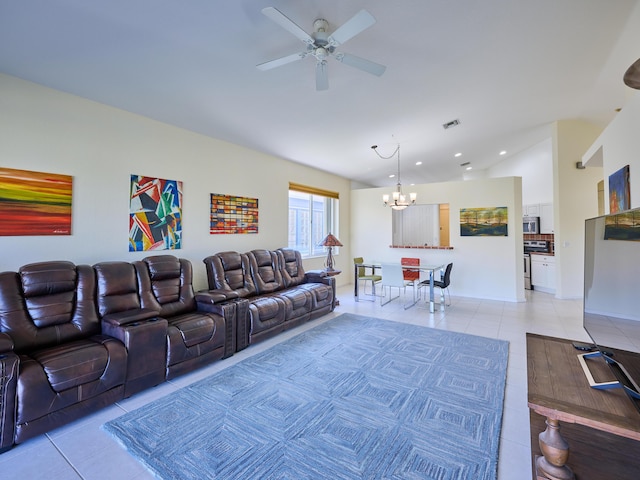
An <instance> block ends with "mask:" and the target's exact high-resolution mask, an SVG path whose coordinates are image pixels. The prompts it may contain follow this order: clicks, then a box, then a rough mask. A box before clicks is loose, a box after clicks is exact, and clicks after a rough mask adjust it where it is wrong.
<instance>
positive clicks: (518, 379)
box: [0, 285, 588, 480]
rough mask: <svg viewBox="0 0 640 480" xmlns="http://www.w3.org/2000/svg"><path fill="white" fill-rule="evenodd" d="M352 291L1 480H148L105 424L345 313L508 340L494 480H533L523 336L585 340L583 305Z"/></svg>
mask: <svg viewBox="0 0 640 480" xmlns="http://www.w3.org/2000/svg"><path fill="white" fill-rule="evenodd" d="M352 290H353V286H352V285H351V286H345V287H342V288H340V289H339V291H338V297H339V299H340V306H339V307H338V308H336V311H335V312H334V313H333V314H332V315H327V316H325V317H323V318H321V319H318V320H314V321H312V322H310V323H308V324H306V325H303V326H301V327H299V328H297V329H294V330H293V331H291V332H287V333H285V334H282V335H279V336H278V337H276V338H274V339H270V340H267V341H265V342H262V343H259V344H256V345H253V346H251V347H249V348H247V349H246V350H244V351H242V352H240V353H238V354H236V355H234V356H233V357H231V358H228V359H226V360H223V361H219V362H215V363H214V364H212V365H210V366H209V367H206V368H203V369H200V370H198V371H197V372H193V373H191V374H187V375H184V376H182V377H179V378H177V379H175V380H173V381H171V382H166V383H164V384H162V385H159V386H158V387H155V388H152V389H150V390H147V391H145V392H141V393H139V394H137V395H135V396H133V397H131V398H128V399H126V400H123V401H121V402H118V403H117V404H116V405H113V406H110V407H107V408H105V409H103V410H101V411H99V412H97V413H95V414H93V415H90V416H88V417H86V418H84V419H82V420H79V421H76V422H74V423H72V424H70V425H67V426H65V427H61V428H59V429H57V430H54V431H52V432H49V433H48V434H46V435H42V436H40V437H37V438H34V439H32V440H29V441H27V442H25V443H23V444H21V445H18V446H17V447H14V448H13V449H12V450H9V451H8V452H5V453H4V454H2V455H0V479H13V478H15V479H25V480H26V479H45V478H46V479H51V478H55V479H57V480H75V479H87V480H99V479H118V480H128V479H136V480H141V479H151V478H153V476H152V475H151V474H150V473H149V472H148V471H147V470H146V469H145V468H144V467H142V466H141V465H140V464H139V463H138V462H137V461H136V460H134V459H133V458H132V457H130V456H129V455H128V454H127V453H126V452H125V451H124V450H123V449H122V448H121V447H120V446H119V445H118V444H116V442H115V441H114V440H112V439H111V437H109V435H107V434H106V433H105V432H103V431H102V430H101V428H100V427H101V425H102V424H104V423H105V422H107V421H108V420H110V419H113V418H115V417H118V416H119V415H121V414H122V413H123V412H126V411H130V410H133V409H136V408H139V407H141V406H143V405H145V404H146V403H148V402H150V401H151V400H154V399H156V398H158V397H161V396H163V395H166V394H167V393H170V392H172V391H175V390H177V389H179V388H181V387H183V386H185V385H187V384H189V383H191V382H194V381H196V380H199V379H200V378H203V377H205V376H208V375H210V374H212V373H215V372H217V371H219V370H221V369H223V368H226V367H227V366H229V365H232V364H234V363H236V362H238V361H240V360H242V359H244V358H247V357H248V356H251V355H253V354H255V353H257V352H259V351H262V350H264V349H266V348H269V347H270V346H271V345H273V344H274V343H277V342H281V341H283V340H285V339H287V338H289V337H290V336H292V335H295V334H297V333H299V332H301V331H304V330H306V329H308V328H312V327H314V326H315V325H317V324H319V323H320V322H324V321H326V320H329V319H330V318H333V317H334V316H336V315H339V314H341V313H346V312H351V313H356V314H361V315H369V316H375V317H378V318H384V319H388V320H394V321H400V322H407V323H412V324H416V325H425V326H429V327H434V328H440V329H446V330H452V331H457V332H464V333H470V334H474V335H481V336H485V337H492V338H500V339H504V340H508V341H509V342H510V347H509V366H508V372H507V390H506V397H505V409H504V417H503V425H502V436H501V440H500V459H499V472H498V478H499V480H514V479H529V478H531V460H530V458H531V451H530V440H529V437H530V435H529V411H528V409H527V371H526V370H527V367H526V347H525V333H526V332H533V333H539V334H544V335H551V336H556V337H564V338H570V339H573V340H580V341H588V337H587V335H586V333H585V331H584V330H583V328H582V301H581V300H558V299H556V298H554V296H553V295H549V294H545V293H540V292H536V291H527V292H526V298H527V301H526V302H522V303H511V302H500V301H488V300H480V299H472V298H462V297H455V296H454V297H453V298H452V302H451V303H452V304H451V306H450V307H447V308H446V309H445V310H444V311H443V310H440V309H437V310H436V313H433V314H430V313H429V310H428V308H425V307H426V305H421V304H419V305H417V306H415V307H413V308H411V309H409V310H404V308H403V307H402V303H401V302H400V301H398V300H395V301H393V302H391V303H389V304H388V305H385V306H384V307H381V306H380V304H379V302H367V301H361V302H354V301H353V297H352V295H353V294H352Z"/></svg>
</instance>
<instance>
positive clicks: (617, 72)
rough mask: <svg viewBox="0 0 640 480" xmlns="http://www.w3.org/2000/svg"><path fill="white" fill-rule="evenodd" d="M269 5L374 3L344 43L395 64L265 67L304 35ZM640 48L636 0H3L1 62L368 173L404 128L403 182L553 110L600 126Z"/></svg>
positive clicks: (385, 165) (453, 171)
mask: <svg viewBox="0 0 640 480" xmlns="http://www.w3.org/2000/svg"><path fill="white" fill-rule="evenodd" d="M266 7H274V8H276V9H277V10H278V11H280V12H282V13H283V14H284V15H286V16H287V17H288V18H289V19H290V20H291V21H292V22H294V23H295V24H296V25H298V26H299V27H300V28H301V29H302V30H304V31H305V32H306V33H309V34H311V33H312V32H314V21H315V20H316V19H325V20H326V21H327V22H328V31H329V32H333V31H334V30H335V29H336V28H338V27H339V26H340V25H343V24H344V23H345V22H347V21H348V20H349V19H350V18H352V17H353V16H354V15H356V14H357V13H358V12H359V11H360V10H362V9H366V10H367V11H368V12H369V13H370V14H371V15H372V16H373V17H374V18H375V20H376V21H375V23H374V24H372V25H371V26H369V27H368V28H365V29H364V30H363V31H361V32H360V33H358V34H357V35H355V36H353V37H352V38H350V39H348V41H345V42H344V44H343V45H340V46H339V48H340V49H341V50H343V51H344V52H345V53H349V54H351V55H355V56H358V57H362V58H365V59H368V60H370V61H372V62H375V63H377V64H380V65H384V66H386V70H385V71H384V73H383V74H382V75H381V76H377V75H371V74H369V73H367V72H365V71H362V70H360V69H358V68H353V67H352V66H350V65H347V64H345V63H340V62H338V61H335V58H328V62H327V69H328V82H329V86H328V89H327V90H322V91H317V90H316V84H315V68H316V66H315V64H316V62H315V59H314V58H313V57H311V56H308V58H304V59H301V60H299V61H293V62H290V63H286V64H283V65H281V66H279V67H277V68H273V69H270V70H266V71H262V70H260V69H258V68H256V65H259V64H261V63H264V62H268V61H270V60H274V59H277V58H280V57H285V56H287V55H291V54H295V53H297V52H300V51H302V50H304V47H305V44H304V43H303V42H302V41H301V40H300V39H299V38H296V36H295V35H293V34H292V33H291V31H287V30H286V29H285V28H282V26H281V25H279V24H277V23H276V22H275V21H274V20H273V19H272V18H269V17H268V16H266V15H264V14H263V13H262V9H263V8H266ZM638 57H640V6H639V1H638V0H615V1H603V0H562V1H558V0H536V1H531V0H486V1H478V0H456V1H444V0H397V1H389V0H367V1H365V0H350V1H345V0H307V1H301V0H235V1H211V0H184V1H175V0H110V1H108V2H103V1H96V0H20V1H14V0H0V72H2V73H6V74H8V75H12V76H16V77H19V78H22V79H25V80H29V81H33V82H36V83H39V84H42V85H45V86H48V87H52V88H55V89H58V90H61V91H64V92H69V93H72V94H75V95H79V96H81V97H85V98H88V99H91V100H95V101H98V102H101V103H104V104H107V105H111V106H114V107H117V108H121V109H124V110H127V111H130V112H134V113H137V114H141V115H144V116H147V117H150V118H153V119H157V120H160V121H163V122H166V123H169V124H173V125H176V126H179V127H182V128H186V129H189V130H192V131H194V132H199V133H202V134H205V135H209V136H211V137H215V138H219V139H222V140H227V141H230V142H233V143H236V144H240V145H244V146H247V147H249V148H252V149H255V150H258V151H262V152H266V153H268V154H272V155H276V156H278V157H282V158H285V159H288V160H292V161H295V162H299V163H303V164H308V165H312V166H315V167H317V168H320V169H323V170H327V171H330V172H333V173H336V174H339V175H342V176H344V177H347V178H351V179H353V180H355V181H356V182H359V183H361V184H365V185H371V186H388V185H393V184H394V183H395V180H392V179H389V178H388V175H389V174H391V173H394V172H395V171H396V162H395V159H390V160H383V159H381V158H379V157H378V156H376V155H375V152H373V151H372V150H371V149H370V147H371V145H373V144H376V145H378V146H379V148H378V151H379V152H380V153H381V154H383V155H388V154H390V153H391V152H392V151H393V150H394V148H395V146H396V144H397V143H399V144H401V155H402V157H401V163H402V180H403V183H429V182H435V181H449V180H459V179H461V178H462V174H463V169H462V168H461V167H460V164H461V163H463V162H471V165H472V166H473V167H474V168H475V169H476V170H478V169H483V168H486V167H488V166H491V165H493V164H495V163H496V162H498V161H500V160H503V159H504V157H499V156H498V152H499V151H500V150H506V151H507V152H508V153H507V154H508V155H509V154H514V153H517V152H519V151H522V150H523V149H526V148H528V147H529V146H531V145H533V144H535V143H538V142H540V141H541V140H543V139H544V138H545V136H548V128H547V127H548V125H549V124H550V123H551V122H553V121H555V120H558V119H573V118H577V119H584V120H588V121H591V122H595V123H598V124H601V125H602V126H604V125H606V124H607V123H608V122H609V121H610V120H611V119H612V118H613V116H614V115H615V109H616V108H619V107H621V106H622V105H624V103H625V101H626V99H628V97H629V96H630V95H632V94H634V93H635V91H634V90H632V89H630V88H629V87H627V86H625V85H624V83H623V81H622V77H623V75H624V72H625V70H626V69H627V67H628V66H629V65H631V64H632V63H633V62H634V61H635V60H637V59H638ZM454 119H459V120H460V125H458V126H456V127H455V128H451V129H448V130H445V129H444V128H443V126H442V125H443V124H444V123H446V122H449V121H451V120H454ZM457 152H461V153H462V156H461V157H458V158H455V157H454V154H455V153H457ZM419 161H421V162H422V165H420V166H416V165H415V163H416V162H419Z"/></svg>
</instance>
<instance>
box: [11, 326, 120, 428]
mask: <svg viewBox="0 0 640 480" xmlns="http://www.w3.org/2000/svg"><path fill="white" fill-rule="evenodd" d="M126 374H127V351H126V349H125V347H124V345H123V344H122V342H120V341H118V340H116V339H114V338H111V337H107V336H105V335H95V336H92V337H89V338H87V339H83V340H78V341H74V342H69V343H68V344H66V345H61V346H56V347H52V348H50V349H43V350H39V351H36V352H33V353H32V354H31V355H21V356H20V376H19V377H18V408H17V417H16V423H17V424H29V422H36V423H37V422H39V421H40V419H43V417H46V416H48V415H52V414H54V415H55V412H58V411H61V410H63V409H65V408H67V407H72V408H73V406H74V405H75V404H78V403H82V402H85V401H87V400H89V399H92V398H94V397H99V396H100V395H102V394H105V393H106V392H108V391H110V390H113V389H117V388H119V389H121V391H123V385H124V382H125V378H126ZM118 396H119V397H120V398H121V397H122V393H119V395H118ZM102 406H104V405H102ZM62 418H64V415H62V416H61V417H60V419H62ZM72 418H73V416H72ZM60 419H59V421H54V420H52V421H54V424H58V425H60V424H63V423H65V422H64V421H60ZM25 428H26V427H25Z"/></svg>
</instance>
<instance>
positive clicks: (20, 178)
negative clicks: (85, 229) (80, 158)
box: [0, 167, 73, 236]
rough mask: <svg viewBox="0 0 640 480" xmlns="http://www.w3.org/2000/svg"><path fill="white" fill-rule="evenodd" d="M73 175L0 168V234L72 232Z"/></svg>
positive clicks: (61, 233) (64, 233)
mask: <svg viewBox="0 0 640 480" xmlns="http://www.w3.org/2000/svg"><path fill="white" fill-rule="evenodd" d="M72 190H73V177H71V176H70V175H59V174H56V173H43V172H32V171H29V170H15V169H12V168H2V167H0V224H1V225H2V229H0V235H3V236H11V235H14V236H15V235H71V196H72Z"/></svg>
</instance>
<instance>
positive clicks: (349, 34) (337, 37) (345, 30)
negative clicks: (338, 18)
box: [329, 10, 376, 47]
mask: <svg viewBox="0 0 640 480" xmlns="http://www.w3.org/2000/svg"><path fill="white" fill-rule="evenodd" d="M374 23H376V19H375V18H373V15H371V14H370V13H369V12H367V11H366V10H360V11H359V12H358V13H356V14H355V15H354V16H353V17H351V18H350V19H349V20H347V21H346V22H345V23H344V24H343V25H342V26H341V27H339V28H338V29H337V30H336V31H335V32H333V33H332V34H331V35H329V45H332V46H334V47H335V46H336V45H341V44H343V43H344V42H346V41H347V40H349V39H350V38H353V37H355V36H356V35H357V34H359V33H360V32H362V31H363V30H366V29H367V28H369V27H370V26H371V25H373V24H374Z"/></svg>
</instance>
